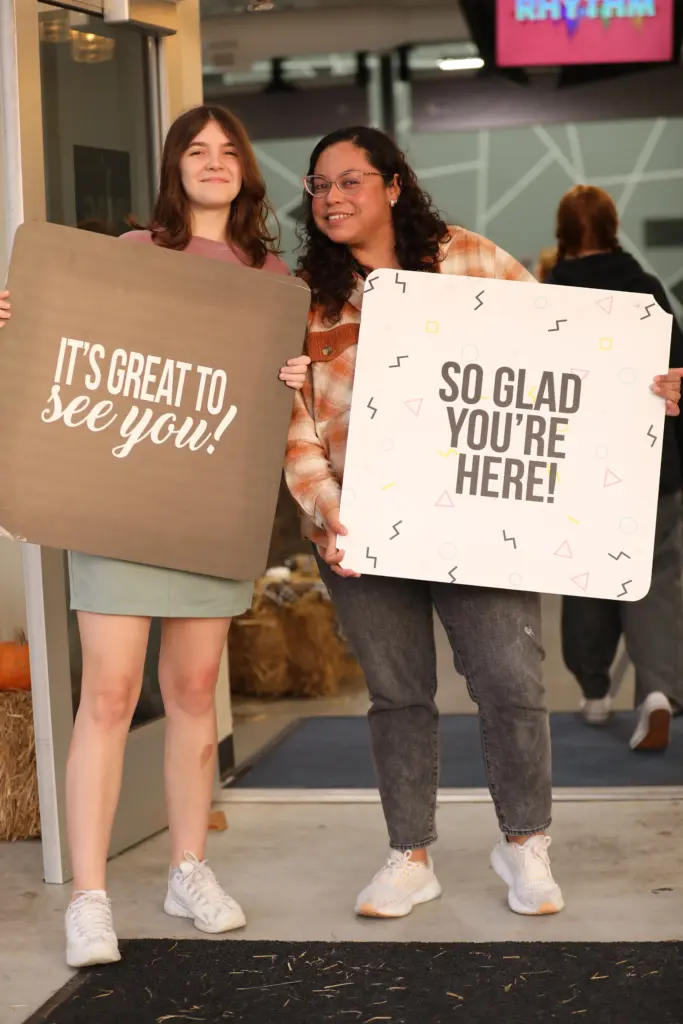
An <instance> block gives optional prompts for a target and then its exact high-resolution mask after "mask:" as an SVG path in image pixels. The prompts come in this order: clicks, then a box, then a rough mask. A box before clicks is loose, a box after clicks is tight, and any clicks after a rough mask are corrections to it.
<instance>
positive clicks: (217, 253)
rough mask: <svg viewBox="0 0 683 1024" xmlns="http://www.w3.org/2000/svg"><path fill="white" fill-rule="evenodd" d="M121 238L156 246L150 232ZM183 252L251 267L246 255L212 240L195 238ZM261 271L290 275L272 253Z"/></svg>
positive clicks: (286, 268)
mask: <svg viewBox="0 0 683 1024" xmlns="http://www.w3.org/2000/svg"><path fill="white" fill-rule="evenodd" d="M121 238H122V239H124V240H125V241H130V242H142V243H143V244H145V243H146V244H147V245H153V244H154V243H153V242H152V233H151V232H150V231H128V232H126V234H125V235H121ZM183 251H184V252H191V253H194V255H195V256H206V257H208V259H210V260H223V262H224V263H240V264H242V266H245V267H248V266H249V263H248V262H247V260H246V257H245V254H244V253H242V252H241V250H239V249H233V247H232V246H230V245H227V243H226V242H214V241H212V240H211V239H210V238H198V237H196V236H195V237H194V238H192V240H191V241H190V244H189V245H188V247H187V248H186V249H184V250H183ZM240 256H241V257H242V258H240ZM261 270H268V271H269V272H270V273H271V274H289V267H288V266H287V264H286V263H285V262H284V261H283V260H281V259H280V258H279V256H273V254H272V253H268V255H267V256H266V262H265V263H264V264H263V266H262V267H261Z"/></svg>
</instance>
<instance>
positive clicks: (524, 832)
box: [501, 818, 553, 836]
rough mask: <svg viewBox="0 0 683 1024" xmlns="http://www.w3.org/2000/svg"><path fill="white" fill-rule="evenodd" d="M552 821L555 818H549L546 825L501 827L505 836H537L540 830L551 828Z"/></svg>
mask: <svg viewBox="0 0 683 1024" xmlns="http://www.w3.org/2000/svg"><path fill="white" fill-rule="evenodd" d="M552 823H553V819H552V818H548V820H547V821H546V823H545V825H539V826H538V828H528V829H509V828H502V827H501V832H502V833H503V835H504V836H536V835H538V833H539V832H545V831H546V829H549V828H550V826H551V825H552Z"/></svg>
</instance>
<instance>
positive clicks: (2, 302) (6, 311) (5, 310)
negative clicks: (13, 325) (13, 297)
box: [0, 292, 12, 329]
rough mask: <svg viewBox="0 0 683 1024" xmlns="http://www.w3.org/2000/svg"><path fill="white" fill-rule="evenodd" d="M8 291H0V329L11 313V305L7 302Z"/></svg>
mask: <svg viewBox="0 0 683 1024" xmlns="http://www.w3.org/2000/svg"><path fill="white" fill-rule="evenodd" d="M8 299H9V292H0V329H2V328H3V327H4V326H5V324H6V323H7V321H8V320H9V318H10V317H11V315H12V307H11V306H10V304H9V302H8V301H7V300H8Z"/></svg>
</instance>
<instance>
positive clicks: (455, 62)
mask: <svg viewBox="0 0 683 1024" xmlns="http://www.w3.org/2000/svg"><path fill="white" fill-rule="evenodd" d="M483 66H484V62H483V60H482V59H481V57H446V58H445V59H444V60H440V61H439V67H440V68H441V70H442V71H478V70H479V68H483Z"/></svg>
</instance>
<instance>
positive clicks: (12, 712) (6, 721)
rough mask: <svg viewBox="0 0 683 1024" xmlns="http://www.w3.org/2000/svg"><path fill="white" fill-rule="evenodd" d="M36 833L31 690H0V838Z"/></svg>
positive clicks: (34, 755) (27, 837) (25, 836)
mask: <svg viewBox="0 0 683 1024" xmlns="http://www.w3.org/2000/svg"><path fill="white" fill-rule="evenodd" d="M39 835H40V810H39V805H38V773H37V769H36V743H35V735H34V731H33V704H32V702H31V694H30V693H26V692H21V691H18V690H6V691H2V692H0V840H5V841H7V840H10V841H14V840H15V839H34V838H36V837H37V836H39Z"/></svg>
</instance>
